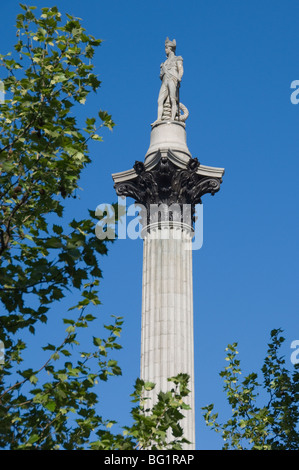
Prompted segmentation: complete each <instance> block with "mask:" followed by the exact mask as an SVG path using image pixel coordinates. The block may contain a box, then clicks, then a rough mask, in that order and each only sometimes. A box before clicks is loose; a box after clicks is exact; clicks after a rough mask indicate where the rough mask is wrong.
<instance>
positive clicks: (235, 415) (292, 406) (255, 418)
mask: <svg viewBox="0 0 299 470" xmlns="http://www.w3.org/2000/svg"><path fill="white" fill-rule="evenodd" d="M284 341H285V339H284V338H283V336H281V329H277V330H272V331H271V342H270V343H269V345H268V351H267V356H266V358H265V361H264V364H263V367H262V374H263V384H261V383H259V382H258V375H257V374H256V373H251V374H249V375H247V377H245V378H244V379H243V381H240V378H239V376H240V374H241V373H242V372H241V367H240V361H239V360H238V359H237V358H236V356H237V354H238V351H237V349H236V348H237V343H234V344H232V345H228V347H227V348H226V351H227V356H226V358H225V359H226V360H227V361H228V366H227V367H225V369H224V370H223V371H222V372H221V373H220V376H221V377H222V378H223V380H224V391H225V392H226V396H227V400H228V403H229V405H230V407H231V412H232V413H231V414H232V416H231V418H230V419H229V420H228V421H227V422H226V423H223V424H219V423H218V420H217V419H218V413H213V411H214V405H212V404H211V405H208V406H206V407H204V408H203V409H204V411H205V413H204V417H205V421H206V424H207V425H208V426H211V428H212V429H213V430H214V431H216V432H218V433H221V434H222V437H223V439H224V442H225V443H224V446H223V449H235V450H247V449H251V450H298V448H299V427H298V424H299V372H298V368H299V366H298V365H295V366H294V370H293V372H292V373H291V372H290V371H289V370H288V369H286V367H285V359H284V358H283V357H281V356H279V349H280V347H281V345H282V343H283V342H284ZM259 396H260V397H261V398H262V400H265V401H264V403H265V404H264V405H263V406H259V405H258V397H259Z"/></svg>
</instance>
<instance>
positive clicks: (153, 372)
mask: <svg viewBox="0 0 299 470" xmlns="http://www.w3.org/2000/svg"><path fill="white" fill-rule="evenodd" d="M144 232H145V235H144V248H143V249H144V254H143V284H142V286H143V287H142V329H141V368H140V375H141V378H142V379H143V380H145V381H150V382H154V383H155V384H156V387H155V389H154V390H153V391H152V392H150V393H149V394H148V395H147V396H149V398H150V399H151V400H152V403H154V402H155V394H156V393H157V392H156V391H160V390H162V391H164V392H165V391H167V390H169V389H170V388H171V387H172V386H173V384H171V383H170V382H168V381H167V379H168V378H170V377H173V376H176V375H178V374H179V373H186V374H188V375H189V377H190V381H189V389H190V390H191V392H190V394H189V396H188V397H187V399H186V400H185V401H186V402H187V404H188V405H190V407H191V410H190V411H189V410H186V411H184V413H185V415H186V418H185V419H184V420H183V421H182V426H183V429H184V437H185V438H186V439H188V440H189V441H190V442H191V443H192V444H191V445H185V448H186V449H195V419H194V418H195V414H194V346H193V344H194V340H193V289H192V249H191V248H192V247H191V238H192V232H191V227H188V226H187V225H183V224H181V223H180V222H177V223H172V224H171V227H170V224H169V223H167V222H165V223H163V222H162V223H160V224H157V223H156V224H151V225H150V226H148V227H146V230H144ZM150 405H151V404H150Z"/></svg>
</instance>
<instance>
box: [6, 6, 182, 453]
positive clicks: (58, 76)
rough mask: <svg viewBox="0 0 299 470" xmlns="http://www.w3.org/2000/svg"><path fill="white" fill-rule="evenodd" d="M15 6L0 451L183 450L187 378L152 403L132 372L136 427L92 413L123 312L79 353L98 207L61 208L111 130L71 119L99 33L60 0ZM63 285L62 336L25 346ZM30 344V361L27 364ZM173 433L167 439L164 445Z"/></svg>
mask: <svg viewBox="0 0 299 470" xmlns="http://www.w3.org/2000/svg"><path fill="white" fill-rule="evenodd" d="M20 6H21V9H22V13H20V14H19V15H18V16H17V23H16V26H17V43H16V45H15V46H14V53H8V54H6V55H1V56H0V65H1V66H2V70H3V73H2V74H1V77H2V81H3V83H4V87H5V91H6V100H5V102H4V103H3V104H1V105H0V107H1V109H0V111H1V113H0V123H1V127H2V131H1V135H0V166H1V174H0V219H1V220H0V222H1V225H0V281H1V284H0V300H1V303H2V307H3V313H2V312H1V317H0V340H1V342H2V344H4V346H5V360H4V363H3V364H2V365H0V420H1V423H0V447H1V448H10V449H83V448H96V449H107V448H115V449H122V448H138V449H139V448H144V447H147V448H148V447H149V446H150V447H152V448H163V447H170V448H179V447H180V445H181V443H182V442H184V439H183V438H182V430H181V428H180V426H178V424H177V423H178V421H179V420H180V418H181V417H182V414H181V411H182V410H183V409H184V408H186V405H185V404H184V402H183V398H184V397H185V396H186V394H187V393H188V392H187V389H186V383H187V379H188V378H187V377H186V376H184V375H182V376H178V377H177V378H174V379H173V381H174V385H173V389H172V391H170V392H168V393H166V394H160V395H159V400H158V403H157V404H156V405H155V406H154V407H153V408H152V409H151V408H150V406H149V407H148V405H147V403H146V402H145V399H144V398H143V396H144V391H145V390H146V389H147V388H149V387H150V388H151V387H152V386H153V385H152V384H144V383H143V382H142V381H140V380H138V381H137V382H136V386H135V392H134V393H133V400H134V401H135V402H136V401H137V402H138V404H137V405H136V406H135V408H133V410H132V423H133V424H132V425H131V426H127V427H126V428H125V434H124V435H114V434H113V433H112V432H111V430H110V427H111V425H112V424H113V422H112V421H105V420H103V418H102V417H101V416H99V415H98V413H97V403H98V394H97V393H96V391H97V389H96V388H95V387H96V385H97V384H98V382H99V381H106V380H107V379H108V378H109V377H110V376H117V375H120V374H121V369H120V367H119V365H118V363H117V361H116V360H115V359H114V358H112V357H111V353H112V352H113V351H117V350H119V349H120V348H121V346H120V344H119V343H118V337H119V335H120V333H121V327H122V318H120V317H113V320H112V321H111V324H108V325H105V326H104V331H105V332H106V333H107V334H106V335H104V337H98V336H94V337H93V338H92V341H91V344H89V345H88V350H84V351H82V349H81V345H80V341H81V339H80V338H81V336H79V334H80V333H83V329H85V328H87V327H88V326H89V325H90V324H91V323H92V322H93V332H94V331H97V330H98V329H99V326H98V322H97V318H96V317H95V316H94V315H93V314H92V313H91V312H94V310H95V308H94V307H97V306H98V305H99V304H100V300H99V296H98V285H99V281H100V278H101V276H102V272H101V269H100V266H99V263H98V257H99V255H105V254H106V253H107V243H108V241H107V240H99V239H97V238H96V237H95V234H94V225H95V220H96V219H95V214H94V212H92V211H89V216H88V217H87V218H85V219H83V220H77V219H73V220H71V221H70V222H69V223H68V224H66V222H64V219H65V217H64V219H63V221H62V216H63V214H64V212H63V211H64V209H65V204H64V202H65V200H66V198H75V197H76V191H77V190H78V181H79V179H80V176H81V173H82V171H83V170H84V168H85V167H86V166H87V165H88V164H89V163H90V162H91V159H90V156H89V148H88V144H89V142H90V140H95V141H100V140H101V137H100V135H99V134H98V130H99V129H100V128H102V127H103V126H106V127H108V128H110V129H111V128H112V127H113V122H112V119H111V116H109V115H108V114H107V112H103V111H100V112H99V113H98V117H97V119H96V118H94V117H92V118H90V117H87V118H86V119H85V123H84V125H80V123H79V122H78V119H77V117H76V110H77V107H78V106H80V104H84V103H85V101H86V99H87V97H88V95H89V94H90V93H91V92H96V91H97V89H98V88H99V86H100V81H99V79H98V77H97V75H96V74H95V73H94V65H93V63H92V59H93V56H94V53H95V50H96V48H97V47H98V46H99V45H100V43H101V41H100V40H99V39H96V38H94V37H93V36H91V35H87V34H86V31H85V29H84V28H83V27H82V25H81V23H80V20H79V19H77V18H74V17H72V16H71V15H66V17H67V18H66V21H65V22H63V21H62V15H61V13H60V12H59V11H58V9H57V8H56V7H52V8H42V9H41V15H40V16H36V15H35V13H34V10H35V9H36V7H27V6H25V5H20ZM82 127H83V129H82ZM69 292H71V293H72V295H74V293H76V292H77V296H78V299H79V300H78V301H77V303H76V305H73V306H72V307H70V309H69V312H68V314H67V315H66V316H65V315H64V318H63V322H64V324H65V325H66V330H65V331H63V334H61V333H59V334H58V333H57V337H60V340H59V342H58V343H57V344H52V342H51V343H48V344H45V345H44V346H43V347H42V354H41V353H39V352H37V351H34V352H32V351H31V350H32V348H33V347H34V342H33V341H30V338H29V336H28V335H29V334H31V335H33V334H35V333H38V332H39V331H40V326H42V324H45V323H47V321H48V320H49V318H50V317H51V318H52V317H53V315H54V308H55V311H57V310H59V309H61V308H62V307H61V305H62V304H61V300H62V299H63V298H64V297H65V296H66V295H67V294H68V293H69ZM59 301H60V303H59V304H57V302H59ZM57 305H58V307H57ZM51 307H52V308H51ZM90 308H92V310H91V311H90ZM94 325H95V326H94ZM28 338H29V339H28ZM28 349H29V350H30V351H31V357H32V356H33V355H35V357H36V359H35V361H34V364H31V367H28V366H27V365H26V364H27V359H26V357H27V356H28V354H27V351H28ZM85 349H86V348H85ZM26 354H27V356H26ZM36 363H38V364H39V365H38V366H36ZM169 429H171V430H172V432H173V439H172V440H171V442H168V444H167V443H166V435H167V433H168V430H169Z"/></svg>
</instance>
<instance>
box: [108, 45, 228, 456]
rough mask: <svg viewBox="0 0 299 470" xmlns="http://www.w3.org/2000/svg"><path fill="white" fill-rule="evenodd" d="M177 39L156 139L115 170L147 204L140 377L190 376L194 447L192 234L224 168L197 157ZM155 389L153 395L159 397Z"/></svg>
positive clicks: (166, 71) (163, 383) (122, 189)
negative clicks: (189, 135) (198, 209)
mask: <svg viewBox="0 0 299 470" xmlns="http://www.w3.org/2000/svg"><path fill="white" fill-rule="evenodd" d="M175 51H176V41H175V40H173V41H171V40H169V39H168V38H167V39H166V41H165V52H166V56H167V58H166V60H165V62H164V63H162V64H161V67H160V78H161V81H162V84H161V89H160V93H159V97H158V117H157V120H156V121H155V122H154V123H153V124H152V125H151V127H152V129H151V136H150V146H149V149H148V151H147V153H146V155H145V159H144V161H143V162H141V161H136V162H135V164H134V166H133V168H132V169H130V170H127V171H123V172H120V173H115V174H113V175H112V177H113V180H114V183H115V189H116V193H117V194H118V195H119V196H128V197H131V198H133V199H134V200H135V201H136V203H137V204H139V205H140V206H141V207H142V210H141V213H142V227H143V230H142V233H143V239H144V242H143V280H142V325H141V368H140V377H141V378H142V379H144V380H145V381H150V382H154V383H155V384H156V387H155V390H156V391H157V392H158V391H159V390H163V391H165V390H166V389H167V388H168V387H169V386H170V384H169V382H168V381H167V379H168V378H169V377H172V376H175V375H177V374H179V373H181V372H182V373H187V374H188V375H189V376H190V381H189V389H190V390H191V392H190V394H189V397H188V404H189V405H190V407H191V410H190V411H189V410H188V411H186V412H185V418H184V420H183V421H182V426H183V429H184V436H185V437H186V438H187V439H188V440H189V441H190V442H191V443H192V444H190V445H185V448H186V449H189V450H191V449H195V410H194V338H193V286H192V238H193V235H194V231H193V228H194V219H195V217H194V214H195V206H196V204H198V203H201V197H202V196H203V195H204V194H206V193H210V194H212V195H213V194H215V193H216V192H217V191H219V189H220V184H221V182H222V176H223V174H224V169H223V168H214V167H209V166H204V165H201V164H200V163H199V161H198V160H197V158H192V156H191V153H190V151H189V149H188V147H187V143H186V125H185V121H186V119H187V117H188V114H189V113H188V110H187V108H186V107H185V106H184V105H183V104H182V103H180V101H179V88H180V83H181V79H182V76H183V59H182V57H180V56H176V55H175ZM157 392H154V391H153V392H151V393H152V395H151V398H153V400H154V399H155V395H154V393H157Z"/></svg>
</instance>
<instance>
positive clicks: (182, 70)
mask: <svg viewBox="0 0 299 470" xmlns="http://www.w3.org/2000/svg"><path fill="white" fill-rule="evenodd" d="M177 66H178V79H179V81H181V80H182V76H183V74H184V67H183V60H178V62H177Z"/></svg>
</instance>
